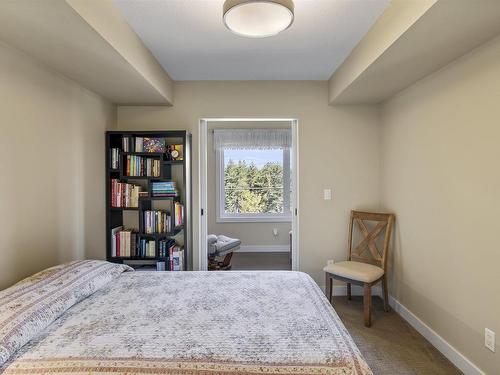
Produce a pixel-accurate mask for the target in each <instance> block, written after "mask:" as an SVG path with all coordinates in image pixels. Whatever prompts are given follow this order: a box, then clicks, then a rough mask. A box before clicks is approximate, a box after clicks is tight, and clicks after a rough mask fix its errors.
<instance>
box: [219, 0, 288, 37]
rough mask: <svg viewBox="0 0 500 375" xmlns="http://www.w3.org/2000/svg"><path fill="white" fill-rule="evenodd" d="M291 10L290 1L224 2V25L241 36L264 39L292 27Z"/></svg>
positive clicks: (250, 0) (253, 0)
mask: <svg viewBox="0 0 500 375" xmlns="http://www.w3.org/2000/svg"><path fill="white" fill-rule="evenodd" d="M293 9H294V7H293V1H292V0H226V2H225V3H224V7H223V14H224V25H226V27H227V28H228V29H229V30H231V31H232V32H233V33H235V34H238V35H241V36H246V37H249V38H265V37H267V36H272V35H276V34H278V33H280V32H282V31H283V30H286V29H288V28H289V27H290V26H291V25H292V22H293V15H294V14H293Z"/></svg>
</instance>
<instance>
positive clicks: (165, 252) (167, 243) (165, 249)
mask: <svg viewBox="0 0 500 375" xmlns="http://www.w3.org/2000/svg"><path fill="white" fill-rule="evenodd" d="M172 246H175V241H174V240H173V239H171V238H167V239H163V240H160V241H158V256H159V257H160V258H167V257H168V256H169V249H170V248H171V247H172Z"/></svg>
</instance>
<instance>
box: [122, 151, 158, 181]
mask: <svg viewBox="0 0 500 375" xmlns="http://www.w3.org/2000/svg"><path fill="white" fill-rule="evenodd" d="M160 170H161V168H160V159H152V158H145V157H143V156H136V155H127V176H150V177H159V176H160Z"/></svg>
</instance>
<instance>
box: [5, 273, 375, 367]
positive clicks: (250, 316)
mask: <svg viewBox="0 0 500 375" xmlns="http://www.w3.org/2000/svg"><path fill="white" fill-rule="evenodd" d="M2 372H3V373H4V374H5V375H7V374H66V373H67V374H134V375H138V374H197V375H200V374H207V375H208V374H210V375H214V374H262V373H263V374H332V375H337V374H345V375H348V374H351V375H369V374H372V373H371V371H370V369H369V367H368V365H367V364H366V362H365V361H364V359H363V358H362V356H361V354H360V352H359V350H358V348H357V347H356V345H355V344H354V342H353V341H352V339H351V337H350V335H349V333H348V332H347V330H346V329H345V327H344V325H343V324H342V322H341V321H340V319H339V317H338V316H337V314H336V313H335V311H334V310H333V308H332V307H331V305H330V304H329V303H328V301H327V299H326V298H325V297H324V295H323V293H322V292H321V290H320V289H319V288H318V286H317V285H316V284H315V283H314V281H313V280H312V279H311V278H310V277H309V276H308V275H307V274H304V273H300V272H288V271H263V272H238V271H232V272H227V271H221V272H125V273H121V274H120V275H119V276H117V277H116V278H114V279H113V280H112V281H111V282H110V283H109V284H108V285H106V286H105V287H103V288H102V289H100V290H99V291H97V292H95V293H93V294H92V295H90V296H89V297H88V298H86V299H84V300H83V301H82V302H79V303H78V304H76V305H74V306H73V307H71V308H69V309H68V310H67V311H66V312H65V313H64V314H62V315H61V316H60V317H59V318H58V319H57V320H55V321H54V322H53V323H52V324H50V325H49V326H48V327H47V328H46V329H44V330H43V331H42V332H41V333H39V334H38V335H36V336H35V337H34V338H33V339H32V340H31V341H30V342H29V343H28V344H27V345H25V346H24V347H23V348H22V349H21V350H19V351H18V352H17V353H15V354H14V355H13V356H12V357H11V358H10V359H9V360H8V361H7V362H6V363H5V364H4V366H3V368H0V373H2Z"/></svg>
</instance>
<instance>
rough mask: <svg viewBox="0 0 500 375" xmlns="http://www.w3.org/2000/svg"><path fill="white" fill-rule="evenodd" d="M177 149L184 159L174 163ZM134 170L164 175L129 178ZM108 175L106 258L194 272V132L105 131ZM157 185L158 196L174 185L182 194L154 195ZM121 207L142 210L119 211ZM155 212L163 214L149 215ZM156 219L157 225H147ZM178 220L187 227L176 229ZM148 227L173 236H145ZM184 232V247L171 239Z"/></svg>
mask: <svg viewBox="0 0 500 375" xmlns="http://www.w3.org/2000/svg"><path fill="white" fill-rule="evenodd" d="M145 149H150V150H160V151H162V152H144V151H143V150H145ZM172 150H175V151H178V152H179V151H180V155H181V157H182V160H171V157H170V152H171V151H172ZM163 151H164V152H163ZM172 155H174V154H173V151H172ZM175 156H177V155H175ZM150 167H151V169H149V168H150ZM129 170H130V172H132V171H133V173H134V174H146V170H147V171H148V172H150V171H153V172H152V173H154V174H157V173H158V171H159V176H151V175H149V176H128V175H127V174H129V173H128V172H129ZM106 171H107V173H106V185H107V188H106V206H107V209H106V238H107V241H106V258H107V259H108V260H109V261H111V262H116V263H127V264H130V265H131V266H133V267H140V266H142V265H147V264H151V262H153V264H154V263H156V266H157V269H162V270H163V269H166V270H170V269H172V270H174V269H175V270H188V269H192V265H191V264H190V262H192V261H191V259H192V245H191V244H192V234H191V230H192V229H191V227H192V226H191V134H190V133H189V132H187V131H184V130H175V131H167V130H165V131H109V132H106ZM139 171H140V172H139ZM141 172H142V173H141ZM152 173H147V174H152ZM153 185H154V186H155V187H154V189H155V192H161V193H164V194H168V193H170V192H171V190H169V189H170V188H171V187H173V189H174V191H175V192H177V194H178V196H169V197H165V196H156V197H155V196H152V193H153ZM163 186H167V187H166V188H164V187H163ZM165 189H167V190H165ZM140 192H142V193H140ZM172 192H173V191H172ZM145 193H147V196H143V195H145ZM117 199H118V202H120V200H121V203H117ZM120 205H127V206H135V205H137V207H116V206H120ZM151 212H153V213H154V212H158V213H160V214H159V216H155V215H154V214H153V216H150V213H151ZM151 219H153V220H154V222H153V224H151V222H150V221H149V222H147V221H146V220H151ZM179 220H180V223H182V225H176V224H179ZM146 223H148V228H150V227H151V225H154V226H155V227H156V225H159V226H161V227H163V228H164V229H165V228H166V229H167V230H168V232H167V233H145V228H146V226H145V224H146ZM155 227H154V228H155ZM179 233H183V234H184V236H183V237H184V241H182V242H183V247H181V246H180V245H182V243H180V244H176V243H175V242H174V240H173V239H172V238H171V237H173V236H176V235H179ZM121 236H123V237H121ZM181 236H182V235H181ZM117 246H118V250H117ZM172 259H173V260H174V262H173V263H172ZM128 261H132V262H131V263H128ZM141 262H142V263H141ZM176 262H177V263H176ZM162 264H163V266H162ZM178 265H179V266H178Z"/></svg>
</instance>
